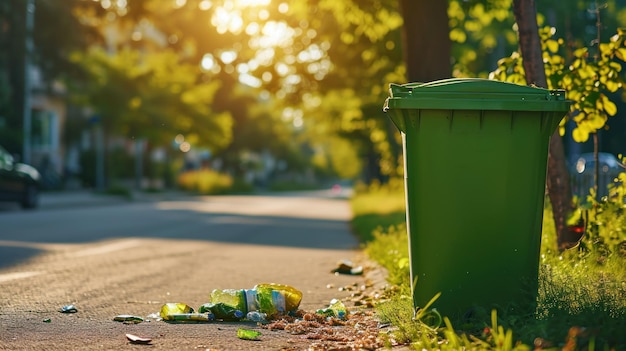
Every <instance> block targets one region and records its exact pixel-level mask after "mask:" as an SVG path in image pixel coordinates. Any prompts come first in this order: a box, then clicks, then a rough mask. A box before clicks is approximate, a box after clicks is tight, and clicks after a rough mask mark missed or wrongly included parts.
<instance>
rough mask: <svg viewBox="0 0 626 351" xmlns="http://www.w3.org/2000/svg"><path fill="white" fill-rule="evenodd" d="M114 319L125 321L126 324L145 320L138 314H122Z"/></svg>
mask: <svg viewBox="0 0 626 351" xmlns="http://www.w3.org/2000/svg"><path fill="white" fill-rule="evenodd" d="M113 320H114V321H116V322H123V323H126V324H137V323H141V322H143V318H141V317H138V316H132V315H130V314H120V315H117V316H115V317H113Z"/></svg>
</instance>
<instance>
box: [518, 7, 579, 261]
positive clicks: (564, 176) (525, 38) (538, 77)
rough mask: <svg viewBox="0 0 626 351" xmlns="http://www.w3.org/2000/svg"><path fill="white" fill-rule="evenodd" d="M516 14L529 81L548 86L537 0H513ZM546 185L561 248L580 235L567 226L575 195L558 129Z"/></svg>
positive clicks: (549, 159) (553, 136)
mask: <svg viewBox="0 0 626 351" xmlns="http://www.w3.org/2000/svg"><path fill="white" fill-rule="evenodd" d="M513 13H514V14H515V21H516V22H517V27H518V33H519V34H518V35H519V46H520V51H521V54H522V58H523V65H524V70H525V71H526V83H527V84H528V85H536V86H538V87H543V88H547V86H548V84H547V81H546V72H545V68H544V66H543V57H542V51H541V42H540V39H539V32H538V26H537V13H536V8H535V1H534V0H513ZM546 185H547V192H548V197H549V198H550V203H551V204H552V214H553V219H554V224H555V227H556V233H557V246H558V248H559V250H561V251H562V250H564V249H566V248H568V247H569V246H571V245H572V243H573V242H576V241H577V239H578V238H571V237H570V236H571V235H570V233H569V230H568V227H567V217H568V216H569V214H570V212H571V210H572V194H571V188H570V182H569V174H568V172H567V167H566V164H565V151H564V148H563V140H562V139H561V136H560V135H559V132H558V130H557V131H555V132H554V134H553V135H552V137H551V138H550V149H549V152H548V172H547V178H546Z"/></svg>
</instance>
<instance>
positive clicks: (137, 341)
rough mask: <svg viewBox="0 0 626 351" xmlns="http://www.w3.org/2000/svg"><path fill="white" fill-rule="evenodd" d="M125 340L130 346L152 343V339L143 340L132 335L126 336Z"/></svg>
mask: <svg viewBox="0 0 626 351" xmlns="http://www.w3.org/2000/svg"><path fill="white" fill-rule="evenodd" d="M126 339H128V340H129V341H130V342H131V343H132V344H149V343H150V342H152V339H150V338H144V337H141V336H137V335H133V334H126Z"/></svg>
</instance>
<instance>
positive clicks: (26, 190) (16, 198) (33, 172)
mask: <svg viewBox="0 0 626 351" xmlns="http://www.w3.org/2000/svg"><path fill="white" fill-rule="evenodd" d="M40 181H41V175H40V174H39V172H38V171H37V169H36V168H35V167H33V166H30V165H27V164H24V163H19V162H15V161H14V159H13V155H11V154H10V153H8V152H7V151H6V150H5V149H4V148H3V147H2V146H0V201H13V202H18V203H19V204H20V205H21V206H22V208H27V209H30V208H35V207H37V205H38V204H39V187H40Z"/></svg>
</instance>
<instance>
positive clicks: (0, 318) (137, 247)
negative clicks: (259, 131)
mask: <svg viewBox="0 0 626 351" xmlns="http://www.w3.org/2000/svg"><path fill="white" fill-rule="evenodd" d="M349 219H350V209H349V205H348V203H347V201H346V200H345V199H340V198H337V197H335V196H333V194H332V193H327V192H311V193H300V194H295V193H292V194H283V195H263V196H261V195H258V196H206V197H177V198H173V199H168V200H165V201H158V200H154V201H135V202H122V201H119V202H115V203H109V204H103V205H100V206H89V205H86V204H77V205H76V206H63V207H59V208H55V206H48V207H44V208H41V209H38V210H35V211H22V210H19V209H15V208H11V207H8V208H7V207H0V350H4V349H7V350H22V349H24V350H26V349H49V350H53V349H85V350H95V349H99V350H101V349H105V350H109V349H118V350H119V349H129V350H131V349H132V350H136V349H137V347H142V346H139V345H132V344H129V342H128V340H127V339H126V338H125V334H126V333H131V334H135V335H139V336H144V337H149V338H151V339H152V340H153V342H152V344H151V346H143V347H150V349H182V350H185V349H188V350H198V349H201V350H211V349H214V350H249V349H255V350H299V349H306V348H307V345H309V344H311V343H312V342H313V340H308V339H305V338H301V337H298V336H297V335H293V334H289V333H286V332H284V331H267V330H262V332H263V336H262V341H258V342H252V343H253V344H252V345H251V344H250V343H251V341H245V340H240V339H238V338H237V337H236V335H235V334H236V330H237V328H240V327H242V326H243V327H246V328H251V329H255V328H258V326H256V325H254V324H245V323H244V324H242V323H223V322H222V323H210V324H168V323H165V322H162V321H157V320H156V319H155V318H154V316H153V314H155V313H158V311H159V309H160V307H161V306H162V305H163V304H164V303H167V302H182V303H186V304H188V305H190V306H191V307H194V308H198V307H199V306H200V305H201V304H203V303H206V302H209V301H208V294H209V292H210V291H211V290H212V289H216V288H219V289H223V288H251V287H252V286H254V285H255V284H257V283H260V282H277V283H282V284H288V285H292V286H294V287H296V288H298V289H299V290H301V291H302V292H303V300H302V303H301V305H300V307H301V309H302V310H305V311H314V310H316V309H318V308H323V307H326V306H328V303H329V301H330V300H331V299H332V298H340V299H343V298H344V297H347V295H349V294H350V291H346V290H345V289H342V288H343V287H347V286H354V285H356V286H359V285H360V284H364V283H365V280H364V279H365V278H364V277H361V276H350V275H334V274H331V273H330V271H331V270H332V269H333V268H335V267H336V264H337V262H338V261H339V260H342V259H349V260H356V261H357V262H358V260H359V259H360V258H361V257H362V256H361V252H360V250H359V244H358V242H357V240H356V239H355V237H354V236H353V235H352V234H351V233H350V231H349ZM70 304H71V305H74V306H76V308H77V309H78V312H77V313H72V314H65V313H60V312H59V309H60V308H61V307H62V306H66V305H70ZM122 314H124V315H126V314H127V315H136V316H141V317H143V318H145V319H146V320H147V321H145V322H143V323H139V324H123V323H119V322H115V321H113V318H114V317H115V316H116V315H122Z"/></svg>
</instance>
